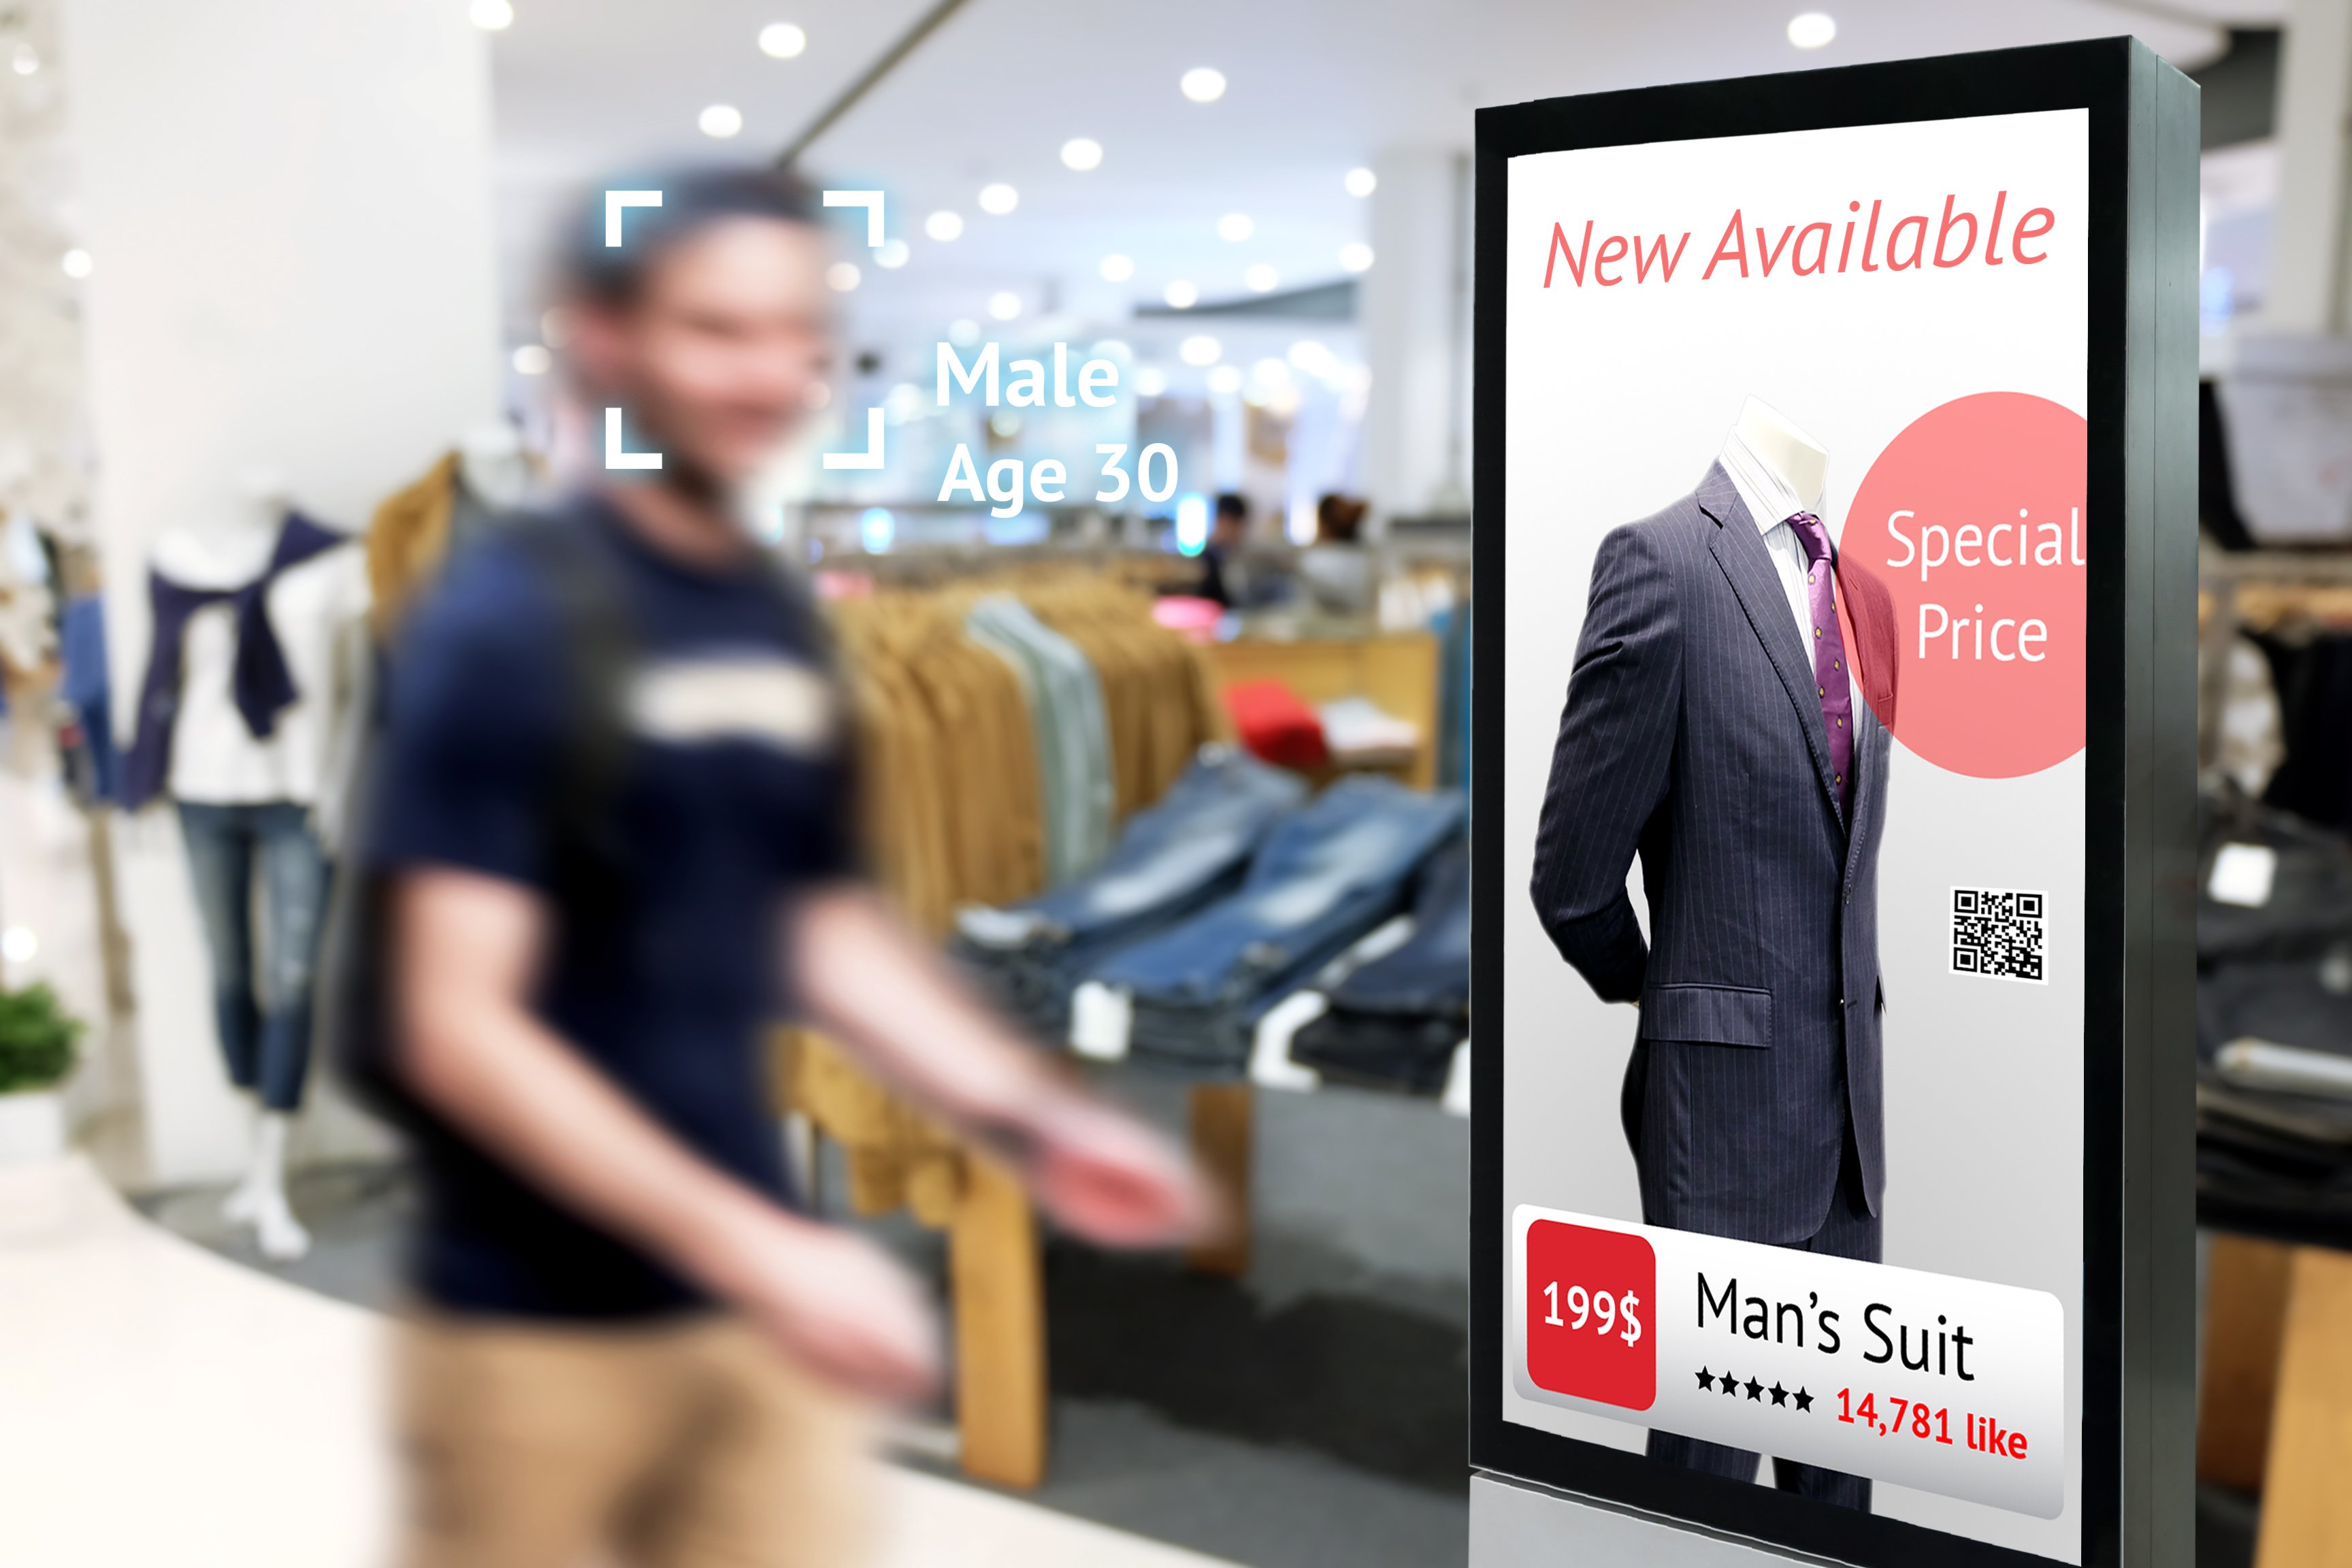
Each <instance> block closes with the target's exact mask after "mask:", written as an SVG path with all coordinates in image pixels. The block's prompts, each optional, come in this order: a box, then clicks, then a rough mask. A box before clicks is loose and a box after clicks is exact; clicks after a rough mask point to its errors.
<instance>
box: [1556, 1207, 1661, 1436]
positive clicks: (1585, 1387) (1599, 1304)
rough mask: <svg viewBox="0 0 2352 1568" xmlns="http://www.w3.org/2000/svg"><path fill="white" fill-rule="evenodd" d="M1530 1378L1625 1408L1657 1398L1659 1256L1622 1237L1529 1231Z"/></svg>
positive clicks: (1581, 1230)
mask: <svg viewBox="0 0 2352 1568" xmlns="http://www.w3.org/2000/svg"><path fill="white" fill-rule="evenodd" d="M1527 1247H1528V1251H1527V1258H1528V1262H1527V1282H1528V1300H1527V1314H1528V1316H1527V1344H1528V1378H1529V1379H1530V1380H1532V1381H1533V1382H1534V1383H1535V1384H1536V1385H1537V1386H1538V1387H1539V1388H1547V1389H1549V1390H1550V1391H1551V1392H1552V1393H1554V1394H1567V1395H1569V1396H1570V1398H1574V1399H1591V1400H1594V1401H1597V1402H1598V1403H1600V1404H1602V1405H1619V1406H1622V1408H1624V1409H1627V1410H1647V1409H1648V1408H1649V1407H1650V1405H1652V1403H1653V1402H1654V1401H1655V1400H1656V1398H1657V1396H1658V1346H1657V1338H1656V1336H1655V1335H1654V1334H1653V1333H1652V1332H1651V1331H1650V1325H1651V1323H1652V1321H1654V1314H1653V1311H1652V1309H1653V1307H1654V1305H1655V1303H1656V1300H1657V1294H1658V1257H1657V1254H1656V1253H1654V1252H1653V1251H1651V1250H1650V1244H1649V1242H1648V1241H1647V1240H1646V1239H1644V1238H1643V1237H1639V1236H1629V1235H1627V1234H1625V1233H1624V1232H1622V1231H1615V1230H1595V1229H1593V1228H1591V1226H1581V1225H1567V1224H1563V1223H1562V1222H1560V1221H1559V1220H1549V1219H1547V1220H1538V1221H1537V1222H1536V1223H1535V1224H1533V1225H1531V1226H1528V1243H1527Z"/></svg>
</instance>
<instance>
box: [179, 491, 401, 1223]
mask: <svg viewBox="0 0 2352 1568" xmlns="http://www.w3.org/2000/svg"><path fill="white" fill-rule="evenodd" d="M287 489H288V487H287V485H286V482H285V480H284V479H282V478H281V477H280V476H279V475H278V472H277V471H276V470H274V469H267V468H251V469H248V470H247V471H246V472H245V473H244V474H242V475H241V476H240V477H239V479H238V480H237V483H236V490H237V496H236V504H235V505H233V506H227V507H224V508H222V509H221V510H219V511H217V512H216V513H215V514H214V515H213V516H212V517H210V518H208V519H206V520H205V521H203V522H201V523H197V524H194V525H191V526H186V527H181V528H175V529H173V530H171V531H167V532H165V533H163V534H162V535H161V536H159V537H158V538H157V540H156V542H155V545H154V548H153V552H152V563H153V565H154V568H155V570H156V572H157V573H158V574H160V575H162V576H163V577H164V578H166V579H168V580H170V582H172V583H173V584H178V585H179V586H181V587H183V588H186V589H193V590H196V591H198V592H219V591H222V590H233V589H236V588H238V587H242V586H244V585H246V584H251V583H253V582H255V581H256V580H257V579H258V578H260V577H261V576H262V575H263V574H264V573H265V572H267V571H268V567H269V565H270V563H271V561H272V558H273V553H274V552H275V551H276V548H277V545H278V539H279V537H280V534H281V531H283V530H284V529H285V527H286V526H287V523H286V519H287V515H288V512H289V502H288V497H287ZM313 548H314V550H315V553H311V554H310V555H309V557H308V558H307V559H304V560H302V561H300V562H299V563H297V564H295V565H292V566H289V567H287V568H285V569H283V570H282V571H280V572H279V573H278V574H277V575H276V576H275V577H274V579H273V580H272V581H271V582H270V584H269V585H268V588H267V589H266V590H265V592H264V595H263V614H264V616H265V618H266V620H267V622H268V631H269V633H271V634H273V635H274V637H275V639H276V641H277V644H278V649H279V652H280V654H281V655H282V658H283V661H284V666H285V671H286V674H287V676H288V677H289V679H290V681H291V684H292V688H293V691H294V694H295V695H294V699H293V701H292V702H291V703H290V705H288V706H285V707H283V708H281V709H279V710H277V711H276V712H275V713H274V715H271V716H270V717H271V721H270V722H269V723H268V726H267V732H266V733H263V734H260V735H257V734H256V733H255V732H254V724H253V722H252V721H251V719H250V718H249V717H248V715H247V712H246V711H245V710H242V709H241V708H240V706H239V703H238V693H237V690H236V664H237V650H238V645H239V641H240V633H239V628H238V625H237V620H236V607H235V606H234V605H231V604H229V603H226V602H222V603H215V604H211V605H205V607H203V608H199V609H197V610H195V611H194V613H193V614H191V615H189V616H187V617H186V620H185V623H184V631H183V632H182V633H181V646H180V648H179V650H178V652H179V656H180V680H179V683H178V706H177V711H176V715H175V717H174V718H173V721H172V726H171V757H170V764H169V773H168V775H167V786H166V787H167V788H168V791H169V793H170V795H172V797H173V800H174V802H175V803H177V805H178V808H179V815H180V819H181V827H182V835H183V837H184V840H185V842H186V845H187V850H188V859H189V868H190V872H191V875H192V878H193V879H194V886H195V890H196V895H197V901H198V905H199V909H200V912H201V914H202V915H203V918H204V926H205V942H206V947H207V949H208V952H209V953H210V956H211V958H212V961H213V978H214V998H215V1012H216V1014H217V1026H218V1028H219V1031H220V1034H221V1044H222V1047H223V1050H224V1052H225V1054H226V1058H227V1062H228V1067H229V1071H230V1076H231V1078H232V1079H233V1080H234V1081H235V1082H236V1084H237V1085H238V1087H240V1088H242V1089H248V1090H251V1091H252V1092H254V1093H255V1094H256V1096H257V1099H258V1100H259V1103H260V1108H261V1114H260V1117H259V1120H258V1123H257V1130H256V1136H255V1142H254V1150H253V1158H252V1162H251V1163H250V1165H249V1166H248V1168H247V1173H246V1176H245V1178H244V1180H243V1181H241V1182H240V1183H239V1184H238V1185H237V1186H236V1190H235V1191H234V1192H232V1193H231V1194H229V1197H228V1201H227V1204H226V1207H225V1210H224V1212H225V1214H226V1217H227V1218H228V1219H229V1220H231V1221H232V1222H233V1223H236V1224H249V1225H252V1226H254V1227H255V1230H256V1234H257V1239H258V1241H259V1244H260V1247H261V1250H262V1251H263V1253H264V1254H265V1255H267V1256H268V1257H270V1258H279V1259H284V1258H298V1257H299V1256H301V1255H302V1254H303V1253H304V1252H305V1251H307V1250H308V1249H309V1247H310V1237H309V1234H308V1233H307V1232H306V1231H305V1230H304V1229H303V1227H302V1226H301V1225H300V1223H299V1221H298V1220H297V1219H296V1218H295V1216H294V1213H293V1208H292V1205H290V1204H289V1201H288V1199H287V1195H286V1184H285V1167H286V1141H287V1131H288V1124H289V1120H290V1118H291V1116H292V1113H293V1111H294V1110H295V1109H296V1107H297V1106H298V1105H299V1102H300V1094H301V1087H302V1081H303V1079H304V1077H305V1075H306V1072H307V1068H308V1057H309V1048H310V981H311V975H312V972H313V969H314V966H315V961H316V957H317V947H318V940H319V933H320V926H321V924H322V922H323V919H324V915H325V908H326V886H327V878H328V858H329V857H330V855H331V853H332V850H333V847H334V843H335V838H336V836H337V831H338V829H339V827H340V824H339V823H337V822H336V821H335V819H334V809H333V808H334V807H335V805H338V804H339V803H340V802H341V799H342V797H343V795H344V793H345V790H344V784H345V782H346V779H347V775H348V773H349V770H350V767H351V766H352V757H353V755H354V753H355V751H356V746H357V742H358V740H359V730H358V726H359V724H360V722H361V721H362V718H363V714H364V704H365V676H366V669H367V646H366V631H365V622H364V616H365V614H366V611H367V605H368V586H367V572H366V563H365V560H364V558H363V556H362V552H361V551H360V550H359V549H357V548H356V547H355V546H354V545H353V544H351V543H337V542H333V541H332V539H331V537H329V538H326V539H322V540H319V541H316V542H314V545H313ZM164 651H168V650H159V652H164ZM256 882H258V883H259V884H260V885H261V906H262V910H263V914H264V919H263V920H262V921H261V922H260V931H259V934H260V938H261V941H260V943H259V951H258V952H257V951H256V945H255V941H254V938H255V934H256V933H255V921H254V919H253V903H252V898H253V887H254V884H255V883H256Z"/></svg>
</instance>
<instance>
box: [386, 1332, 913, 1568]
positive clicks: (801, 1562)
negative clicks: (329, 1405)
mask: <svg viewBox="0 0 2352 1568" xmlns="http://www.w3.org/2000/svg"><path fill="white" fill-rule="evenodd" d="M398 1347H399V1348H398V1352H397V1373H398V1398H399V1401H400V1436H401V1443H402V1448H403V1452H404V1459H405V1461H406V1468H407V1472H408V1473H407V1482H408V1490H409V1497H408V1505H409V1518H408V1537H407V1541H406V1543H405V1547H404V1555H403V1557H402V1558H401V1560H400V1561H401V1562H402V1563H403V1568H579V1565H580V1564H583V1563H606V1562H617V1563H625V1564H627V1565H628V1568H856V1565H857V1564H860V1563H866V1561H867V1560H868V1557H869V1555H870V1554H869V1552H868V1551H867V1542H868V1537H869V1535H870V1533H871V1531H870V1525H871V1523H872V1520H871V1513H872V1509H871V1502H872V1493H873V1491H874V1488H875V1480H876V1478H875V1474H874V1465H875V1461H874V1458H873V1454H872V1422H871V1419H870V1416H869V1414H868V1412H867V1411H866V1409H865V1408H864V1407H863V1406H861V1405H856V1404H854V1403H853V1402H851V1401H849V1400H846V1399H845V1398H843V1397H842V1396H841V1395H838V1394H834V1393H833V1392H831V1391H830V1390H828V1389H826V1388H824V1387H823V1386H821V1385H819V1384H816V1383H815V1382H814V1381H813V1380H812V1379H811V1378H810V1377H809V1376H808V1375H807V1374H806V1373H803V1372H802V1371H801V1370H800V1369H799V1368H797V1367H795V1366H793V1364H792V1363H790V1362H788V1361H787V1360H786V1359H785V1358H784V1357H783V1355H782V1353H781V1352H778V1351H776V1350H774V1349H772V1347H771V1346H770V1345H769V1344H768V1343H767V1342H765V1341H764V1340H761V1339H760V1338H759V1337H758V1336H757V1335H756V1334H755V1333H754V1332H753V1331H751V1329H750V1328H749V1327H747V1326H745V1325H744V1324H742V1323H740V1322H739V1321H734V1320H731V1319H725V1318H719V1319H709V1318H702V1319H696V1320H693V1321H689V1322H687V1323H685V1324H663V1325H659V1326H656V1327H649V1328H638V1327H629V1328H614V1329H607V1328H596V1327H575V1326H572V1325H546V1324H539V1323H532V1324H528V1325H518V1324H514V1323H510V1322H505V1321H487V1320H453V1319H449V1318H435V1317H425V1318H422V1319H414V1320H411V1321H407V1322H405V1323H404V1324H403V1325H402V1326H401V1330H400V1334H399V1340H398Z"/></svg>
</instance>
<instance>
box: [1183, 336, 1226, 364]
mask: <svg viewBox="0 0 2352 1568" xmlns="http://www.w3.org/2000/svg"><path fill="white" fill-rule="evenodd" d="M1176 357H1177V358H1178V359H1181V360H1182V361H1183V362H1184V363H1186V364H1191V365H1202V364H1214V363H1217V362H1218V361H1219V360H1221V359H1223V358H1224V357H1225V345H1224V344H1223V343H1221V342H1217V340H1216V339H1214V338H1213V337H1211V336H1209V335H1208V334H1207V333H1206V332H1202V333H1201V334H1200V335H1199V336H1197V337H1190V338H1186V339H1185V340H1184V341H1183V342H1182V343H1181V344H1180V345H1179V346H1178V348H1177V350H1176Z"/></svg>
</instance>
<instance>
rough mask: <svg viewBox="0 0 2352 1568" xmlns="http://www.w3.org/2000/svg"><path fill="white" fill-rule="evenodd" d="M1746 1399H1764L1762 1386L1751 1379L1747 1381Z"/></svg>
mask: <svg viewBox="0 0 2352 1568" xmlns="http://www.w3.org/2000/svg"><path fill="white" fill-rule="evenodd" d="M1763 1397H1764V1385H1763V1384H1760V1383H1759V1382H1757V1381H1756V1380H1755V1379H1754V1378H1752V1377H1751V1378H1749V1379H1748V1398H1750V1399H1761V1398H1763Z"/></svg>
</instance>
